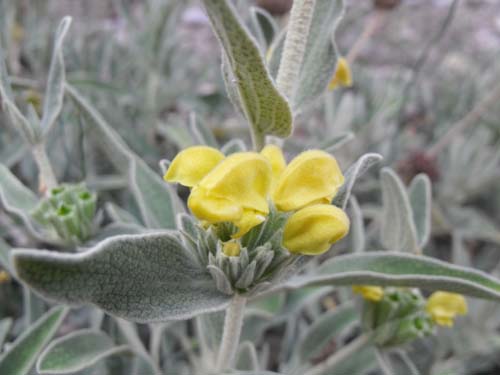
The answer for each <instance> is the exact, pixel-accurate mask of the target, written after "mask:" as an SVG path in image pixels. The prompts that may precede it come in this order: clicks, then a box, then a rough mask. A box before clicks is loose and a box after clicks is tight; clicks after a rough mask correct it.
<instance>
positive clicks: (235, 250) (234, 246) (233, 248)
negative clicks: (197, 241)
mask: <svg viewBox="0 0 500 375" xmlns="http://www.w3.org/2000/svg"><path fill="white" fill-rule="evenodd" d="M222 252H223V253H224V255H226V256H228V257H237V256H239V255H240V252H241V246H240V244H239V243H238V242H236V241H228V242H224V244H223V245H222Z"/></svg>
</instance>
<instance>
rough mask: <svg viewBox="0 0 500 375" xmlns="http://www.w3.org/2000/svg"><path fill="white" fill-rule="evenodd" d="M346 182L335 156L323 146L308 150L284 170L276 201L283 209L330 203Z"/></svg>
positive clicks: (275, 192)
mask: <svg viewBox="0 0 500 375" xmlns="http://www.w3.org/2000/svg"><path fill="white" fill-rule="evenodd" d="M343 183H344V176H343V175H342V172H341V170H340V168H339V166H338V164H337V161H336V160H335V158H334V157H333V156H331V155H330V154H328V153H326V152H324V151H320V150H310V151H305V152H303V153H301V154H300V155H298V156H297V157H296V158H295V159H293V160H292V161H291V162H290V164H289V165H288V166H287V167H286V168H285V169H284V171H283V172H282V173H281V175H280V177H279V179H278V181H277V183H276V188H275V190H274V192H273V201H274V204H275V205H276V207H277V208H278V210H280V211H295V210H298V209H300V208H303V207H306V206H309V205H312V204H316V203H330V201H331V200H332V198H333V197H334V196H335V194H336V193H337V190H338V189H339V187H340V186H342V184H343Z"/></svg>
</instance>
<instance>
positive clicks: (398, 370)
mask: <svg viewBox="0 0 500 375" xmlns="http://www.w3.org/2000/svg"><path fill="white" fill-rule="evenodd" d="M378 353H379V355H378V356H377V359H379V360H382V361H385V363H387V364H389V366H390V368H391V370H392V371H394V373H395V374H411V375H420V374H421V373H420V371H419V370H418V368H417V366H415V364H414V363H413V362H412V360H411V359H410V357H408V355H407V354H406V353H405V352H404V351H403V350H395V351H387V352H386V351H382V350H381V349H378Z"/></svg>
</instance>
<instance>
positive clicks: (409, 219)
mask: <svg viewBox="0 0 500 375" xmlns="http://www.w3.org/2000/svg"><path fill="white" fill-rule="evenodd" d="M380 178H381V183H382V202H383V205H384V210H383V218H382V242H383V244H384V246H385V248H386V249H398V250H400V251H404V252H410V253H417V252H419V246H418V242H417V229H416V228H415V223H414V221H413V212H412V209H411V206H410V201H409V199H408V194H407V193H406V189H405V187H404V186H403V183H402V182H401V180H400V179H399V177H398V176H397V175H396V173H395V172H394V171H393V170H392V169H389V168H384V169H382V172H381V173H380Z"/></svg>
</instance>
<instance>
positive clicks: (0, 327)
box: [0, 318, 12, 350]
mask: <svg viewBox="0 0 500 375" xmlns="http://www.w3.org/2000/svg"><path fill="white" fill-rule="evenodd" d="M11 327H12V318H5V319H2V320H0V350H1V348H2V347H3V343H4V342H5V339H6V338H7V335H8V334H9V331H10V328H11Z"/></svg>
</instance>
